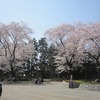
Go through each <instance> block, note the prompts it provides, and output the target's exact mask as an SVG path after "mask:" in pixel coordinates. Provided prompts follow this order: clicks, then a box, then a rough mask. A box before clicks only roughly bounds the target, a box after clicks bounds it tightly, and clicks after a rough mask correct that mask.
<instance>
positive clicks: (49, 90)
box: [0, 82, 100, 100]
mask: <svg viewBox="0 0 100 100" xmlns="http://www.w3.org/2000/svg"><path fill="white" fill-rule="evenodd" d="M0 100H100V92H94V91H84V90H78V89H68V86H67V85H66V84H65V83H64V82H62V83H59V82H56V83H55V82H54V83H49V84H43V85H34V84H16V85H3V94H2V97H0Z"/></svg>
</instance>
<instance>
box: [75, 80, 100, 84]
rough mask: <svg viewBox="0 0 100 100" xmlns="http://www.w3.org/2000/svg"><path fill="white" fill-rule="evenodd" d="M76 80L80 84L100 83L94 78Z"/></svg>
mask: <svg viewBox="0 0 100 100" xmlns="http://www.w3.org/2000/svg"><path fill="white" fill-rule="evenodd" d="M75 82H77V83H80V84H100V83H98V82H95V81H94V80H75Z"/></svg>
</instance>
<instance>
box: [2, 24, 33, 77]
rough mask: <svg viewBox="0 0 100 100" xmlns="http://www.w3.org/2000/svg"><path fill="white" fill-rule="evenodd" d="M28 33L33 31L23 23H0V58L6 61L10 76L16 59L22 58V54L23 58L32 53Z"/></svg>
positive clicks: (13, 74)
mask: <svg viewBox="0 0 100 100" xmlns="http://www.w3.org/2000/svg"><path fill="white" fill-rule="evenodd" d="M30 33H33V32H32V30H31V29H30V28H28V27H27V25H26V24H24V23H15V22H12V23H10V24H8V25H5V24H1V25H0V49H1V51H2V52H0V59H2V60H3V61H4V62H6V67H7V69H8V68H9V70H10V71H11V74H12V76H15V63H16V60H17V59H19V60H20V59H22V55H23V58H24V59H25V58H27V57H31V55H32V54H33V53H34V45H33V44H32V43H29V41H30V40H31V36H30ZM27 43H28V45H27Z"/></svg>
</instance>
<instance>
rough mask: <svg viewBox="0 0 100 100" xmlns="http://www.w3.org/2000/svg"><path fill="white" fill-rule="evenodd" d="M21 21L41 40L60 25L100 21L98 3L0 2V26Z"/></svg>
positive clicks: (67, 0) (82, 0) (55, 0)
mask: <svg viewBox="0 0 100 100" xmlns="http://www.w3.org/2000/svg"><path fill="white" fill-rule="evenodd" d="M21 21H24V22H25V23H26V24H27V25H28V27H30V28H32V29H33V31H34V34H33V37H35V38H36V39H40V38H41V37H44V33H45V32H46V31H47V30H48V29H50V28H53V27H56V26H58V25H60V24H63V23H66V24H74V23H78V22H82V23H89V22H98V21H99V22H100V0H0V23H4V24H9V23H10V22H21Z"/></svg>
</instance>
